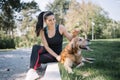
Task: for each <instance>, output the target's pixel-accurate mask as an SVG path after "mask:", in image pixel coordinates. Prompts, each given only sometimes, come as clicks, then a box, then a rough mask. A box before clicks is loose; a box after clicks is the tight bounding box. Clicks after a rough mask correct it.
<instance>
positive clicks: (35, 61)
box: [30, 45, 57, 70]
mask: <svg viewBox="0 0 120 80" xmlns="http://www.w3.org/2000/svg"><path fill="white" fill-rule="evenodd" d="M55 61H57V60H56V59H55V58H54V57H53V56H52V55H50V54H49V53H48V52H47V51H46V50H45V48H44V47H43V46H39V45H34V46H33V48H32V54H31V58H30V68H33V69H35V70H36V69H37V68H38V67H39V66H40V65H41V63H48V62H55Z"/></svg>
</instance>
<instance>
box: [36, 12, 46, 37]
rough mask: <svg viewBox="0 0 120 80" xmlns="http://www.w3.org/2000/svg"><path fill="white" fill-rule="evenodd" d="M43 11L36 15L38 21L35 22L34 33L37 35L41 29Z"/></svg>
mask: <svg viewBox="0 0 120 80" xmlns="http://www.w3.org/2000/svg"><path fill="white" fill-rule="evenodd" d="M44 13H45V12H41V13H40V14H39V16H38V22H37V24H36V30H35V32H36V35H37V37H38V36H39V33H40V30H41V29H43V25H44V24H43V15H44Z"/></svg>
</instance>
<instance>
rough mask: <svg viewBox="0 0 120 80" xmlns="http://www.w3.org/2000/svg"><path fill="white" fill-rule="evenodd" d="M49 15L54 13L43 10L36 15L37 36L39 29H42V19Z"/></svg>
mask: <svg viewBox="0 0 120 80" xmlns="http://www.w3.org/2000/svg"><path fill="white" fill-rule="evenodd" d="M50 15H54V14H53V12H51V11H45V12H41V13H40V14H39V16H38V22H37V24H36V30H35V32H36V35H37V36H39V33H40V30H41V29H43V26H44V24H43V23H44V22H43V21H44V20H46V19H47V17H48V16H50Z"/></svg>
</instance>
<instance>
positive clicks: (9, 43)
mask: <svg viewBox="0 0 120 80" xmlns="http://www.w3.org/2000/svg"><path fill="white" fill-rule="evenodd" d="M10 48H15V41H14V39H12V38H0V49H10Z"/></svg>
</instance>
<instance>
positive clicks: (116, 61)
mask: <svg viewBox="0 0 120 80" xmlns="http://www.w3.org/2000/svg"><path fill="white" fill-rule="evenodd" d="M91 42H92V44H91V45H90V47H91V48H92V49H93V50H94V51H93V52H89V51H83V52H82V55H83V56H84V57H93V58H95V59H96V60H95V61H94V63H92V64H90V63H85V65H84V66H82V67H80V68H75V67H73V71H74V74H68V73H67V72H66V70H65V69H64V67H63V65H62V64H59V66H60V73H61V77H62V80H120V39H115V40H114V39H109V40H94V41H91Z"/></svg>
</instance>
